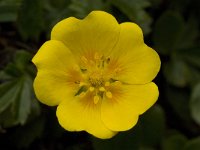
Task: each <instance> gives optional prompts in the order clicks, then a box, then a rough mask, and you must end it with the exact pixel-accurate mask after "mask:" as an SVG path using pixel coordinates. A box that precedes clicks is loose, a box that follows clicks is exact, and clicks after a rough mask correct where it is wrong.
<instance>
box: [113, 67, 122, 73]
mask: <svg viewBox="0 0 200 150" xmlns="http://www.w3.org/2000/svg"><path fill="white" fill-rule="evenodd" d="M120 71H122V69H121V68H116V69H115V70H114V72H115V73H119V72H120Z"/></svg>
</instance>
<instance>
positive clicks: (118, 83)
mask: <svg viewBox="0 0 200 150" xmlns="http://www.w3.org/2000/svg"><path fill="white" fill-rule="evenodd" d="M114 84H115V85H117V86H119V85H121V84H122V83H121V82H120V81H115V82H114Z"/></svg>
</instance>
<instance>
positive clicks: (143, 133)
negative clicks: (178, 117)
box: [92, 106, 165, 150]
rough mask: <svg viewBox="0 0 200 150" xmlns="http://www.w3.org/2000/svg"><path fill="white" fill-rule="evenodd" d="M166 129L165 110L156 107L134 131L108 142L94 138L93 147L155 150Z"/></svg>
mask: <svg viewBox="0 0 200 150" xmlns="http://www.w3.org/2000/svg"><path fill="white" fill-rule="evenodd" d="M164 129H165V118H164V114H163V110H162V108H161V107H159V106H154V107H153V108H151V109H150V110H149V111H148V112H146V113H145V114H144V115H143V116H142V118H141V119H139V122H138V123H137V125H136V126H135V127H134V128H133V129H131V130H129V131H126V132H121V133H119V134H118V135H116V136H115V137H113V138H112V139H109V140H106V141H102V140H99V139H96V138H92V141H93V146H94V149H95V150H110V149H114V150H122V149H125V150H126V149H127V150H128V149H134V150H142V149H153V147H154V146H157V145H158V144H159V142H160V140H161V139H162V136H163V133H164ZM152 137H153V138H152Z"/></svg>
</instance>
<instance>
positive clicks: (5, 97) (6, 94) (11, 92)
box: [0, 82, 21, 113]
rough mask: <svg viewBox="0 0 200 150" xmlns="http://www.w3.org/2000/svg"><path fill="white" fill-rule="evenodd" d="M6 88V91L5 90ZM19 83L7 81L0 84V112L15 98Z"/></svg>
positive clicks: (19, 87)
mask: <svg viewBox="0 0 200 150" xmlns="http://www.w3.org/2000/svg"><path fill="white" fill-rule="evenodd" d="M5 89H7V91H5ZM20 89H21V84H17V82H9V83H4V84H1V86H0V94H1V95H0V113H1V112H3V111H4V110H5V109H6V108H7V107H8V106H9V105H10V104H11V103H12V102H13V101H15V99H16V98H17V96H18V94H19V91H20Z"/></svg>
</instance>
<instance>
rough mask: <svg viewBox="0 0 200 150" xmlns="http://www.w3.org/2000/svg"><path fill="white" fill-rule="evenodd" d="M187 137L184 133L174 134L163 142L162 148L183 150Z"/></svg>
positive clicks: (164, 149) (165, 149)
mask: <svg viewBox="0 0 200 150" xmlns="http://www.w3.org/2000/svg"><path fill="white" fill-rule="evenodd" d="M186 142H187V138H186V137H185V136H184V135H182V134H174V135H171V136H170V137H167V138H166V139H164V141H163V142H162V150H182V149H183V147H184V145H185V143H186Z"/></svg>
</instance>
